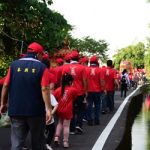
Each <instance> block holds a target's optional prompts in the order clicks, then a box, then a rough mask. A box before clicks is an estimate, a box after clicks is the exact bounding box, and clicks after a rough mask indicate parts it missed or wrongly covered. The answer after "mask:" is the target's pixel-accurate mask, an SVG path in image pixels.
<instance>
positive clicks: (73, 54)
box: [70, 50, 79, 58]
mask: <svg viewBox="0 0 150 150" xmlns="http://www.w3.org/2000/svg"><path fill="white" fill-rule="evenodd" d="M70 55H71V58H79V53H78V52H77V51H76V50H73V51H72V52H71V54H70Z"/></svg>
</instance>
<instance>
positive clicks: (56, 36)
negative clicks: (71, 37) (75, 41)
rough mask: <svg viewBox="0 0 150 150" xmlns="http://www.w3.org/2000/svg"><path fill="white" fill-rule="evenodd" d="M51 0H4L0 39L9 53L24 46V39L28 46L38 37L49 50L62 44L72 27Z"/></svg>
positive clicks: (0, 20) (0, 5)
mask: <svg viewBox="0 0 150 150" xmlns="http://www.w3.org/2000/svg"><path fill="white" fill-rule="evenodd" d="M47 4H51V1H44V2H42V1H41V2H39V1H37V0H1V3H0V14H1V16H0V37H1V41H0V43H1V46H3V49H4V52H5V54H8V55H14V53H15V52H16V49H20V48H21V44H22V42H21V41H24V48H26V44H28V43H30V42H31V41H37V42H39V43H41V44H42V45H44V47H45V48H46V49H47V51H50V50H51V51H52V49H53V48H56V47H59V46H61V44H62V41H63V39H64V37H65V36H66V35H67V34H68V32H69V31H71V30H72V27H71V25H69V24H68V23H67V21H66V20H65V19H64V17H63V16H62V15H61V14H59V13H57V12H54V11H52V10H50V9H49V8H48V5H47ZM10 37H13V38H10ZM17 46H18V48H17Z"/></svg>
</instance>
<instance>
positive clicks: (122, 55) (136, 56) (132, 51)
mask: <svg viewBox="0 0 150 150" xmlns="http://www.w3.org/2000/svg"><path fill="white" fill-rule="evenodd" d="M145 51H146V48H145V45H144V43H142V42H139V43H137V44H136V45H130V46H128V47H126V48H122V49H120V50H119V51H118V53H117V54H115V55H114V62H115V67H116V68H117V69H119V66H120V62H121V61H124V60H128V61H131V63H132V65H133V67H134V68H138V69H140V68H144V55H145Z"/></svg>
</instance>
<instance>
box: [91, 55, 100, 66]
mask: <svg viewBox="0 0 150 150" xmlns="http://www.w3.org/2000/svg"><path fill="white" fill-rule="evenodd" d="M90 63H97V64H98V59H97V57H96V56H92V57H91V58H90Z"/></svg>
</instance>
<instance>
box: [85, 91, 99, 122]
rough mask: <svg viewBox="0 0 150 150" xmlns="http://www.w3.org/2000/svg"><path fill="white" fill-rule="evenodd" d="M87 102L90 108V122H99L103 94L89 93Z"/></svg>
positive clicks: (88, 114) (88, 113)
mask: <svg viewBox="0 0 150 150" xmlns="http://www.w3.org/2000/svg"><path fill="white" fill-rule="evenodd" d="M87 101H88V107H87V118H88V121H93V120H94V121H99V119H100V114H101V93H100V92H88V96H87ZM93 105H94V108H93ZM93 115H94V116H93Z"/></svg>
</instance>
